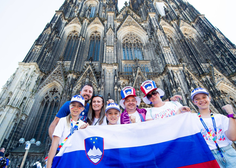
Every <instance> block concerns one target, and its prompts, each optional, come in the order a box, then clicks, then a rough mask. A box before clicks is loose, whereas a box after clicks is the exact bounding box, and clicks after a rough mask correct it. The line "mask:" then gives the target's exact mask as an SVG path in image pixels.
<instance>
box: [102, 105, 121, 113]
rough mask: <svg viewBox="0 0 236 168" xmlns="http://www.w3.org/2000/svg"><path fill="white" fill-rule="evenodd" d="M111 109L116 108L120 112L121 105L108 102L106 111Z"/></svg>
mask: <svg viewBox="0 0 236 168" xmlns="http://www.w3.org/2000/svg"><path fill="white" fill-rule="evenodd" d="M110 109H116V110H118V111H119V112H120V107H119V105H118V104H116V103H110V104H108V105H107V107H106V110H105V112H107V111H108V110H110Z"/></svg>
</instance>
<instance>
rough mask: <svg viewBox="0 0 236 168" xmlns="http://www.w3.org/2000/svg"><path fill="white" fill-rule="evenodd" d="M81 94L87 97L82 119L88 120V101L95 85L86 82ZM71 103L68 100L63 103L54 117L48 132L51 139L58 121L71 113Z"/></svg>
mask: <svg viewBox="0 0 236 168" xmlns="http://www.w3.org/2000/svg"><path fill="white" fill-rule="evenodd" d="M80 95H82V96H83V97H84V99H85V109H84V111H82V112H81V114H80V119H81V120H83V121H84V122H87V114H88V110H89V103H88V102H89V100H90V99H91V98H92V95H93V86H92V85H91V84H85V85H84V86H83V87H82V89H81V91H80ZM69 105H70V101H67V102H65V103H64V104H63V105H62V107H61V108H60V110H59V111H58V113H57V115H56V117H55V118H54V120H53V121H52V123H51V125H50V126H49V129H48V132H49V136H50V138H51V139H52V134H53V132H54V129H55V127H56V126H57V123H58V122H59V120H60V118H62V117H66V116H67V115H68V114H70V109H69Z"/></svg>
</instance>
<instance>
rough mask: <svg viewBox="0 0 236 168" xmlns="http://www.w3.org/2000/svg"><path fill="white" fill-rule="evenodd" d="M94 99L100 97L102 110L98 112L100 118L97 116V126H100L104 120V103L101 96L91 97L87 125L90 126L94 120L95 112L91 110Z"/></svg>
mask: <svg viewBox="0 0 236 168" xmlns="http://www.w3.org/2000/svg"><path fill="white" fill-rule="evenodd" d="M95 97H100V98H101V99H102V103H103V106H102V109H101V112H100V116H99V125H101V124H102V123H103V120H104V117H105V101H104V98H103V97H102V96H101V95H95V96H93V97H92V99H91V103H90V105H89V111H88V123H89V125H92V124H93V121H94V118H95V111H94V110H93V108H92V107H93V106H92V105H93V98H95Z"/></svg>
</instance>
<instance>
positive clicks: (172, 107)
mask: <svg viewBox="0 0 236 168" xmlns="http://www.w3.org/2000/svg"><path fill="white" fill-rule="evenodd" d="M180 107H182V105H181V104H180V103H179V102H177V101H171V102H165V104H164V106H161V107H152V108H147V109H146V110H147V114H146V120H148V119H153V120H155V119H158V118H167V117H171V116H174V115H176V113H177V111H178V109H179V108H180Z"/></svg>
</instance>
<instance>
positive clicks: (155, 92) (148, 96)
mask: <svg viewBox="0 0 236 168" xmlns="http://www.w3.org/2000/svg"><path fill="white" fill-rule="evenodd" d="M157 93H158V91H156V90H154V91H153V92H152V93H149V94H147V98H148V99H150V98H151V97H152V95H156V94H157Z"/></svg>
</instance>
